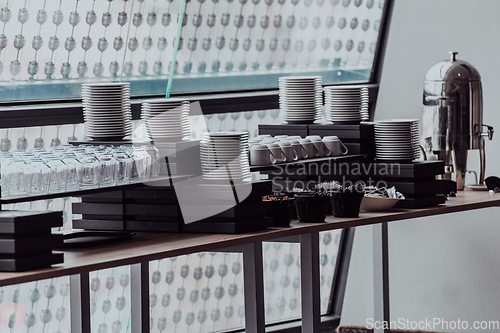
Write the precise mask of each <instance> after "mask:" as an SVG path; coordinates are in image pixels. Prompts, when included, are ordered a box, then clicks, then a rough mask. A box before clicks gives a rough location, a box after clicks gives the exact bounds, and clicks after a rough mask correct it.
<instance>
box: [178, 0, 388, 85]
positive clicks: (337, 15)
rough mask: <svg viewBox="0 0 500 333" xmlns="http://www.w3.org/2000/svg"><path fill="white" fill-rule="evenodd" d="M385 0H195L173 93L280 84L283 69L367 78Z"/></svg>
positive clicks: (330, 77)
mask: <svg viewBox="0 0 500 333" xmlns="http://www.w3.org/2000/svg"><path fill="white" fill-rule="evenodd" d="M383 7H384V1H383V0H382V1H374V0H353V1H351V0H343V1H340V0H276V1H275V0H252V1H247V0H239V1H233V0H206V1H205V0H193V1H190V2H188V4H187V5H186V16H185V22H184V23H185V25H184V26H183V28H182V32H181V36H182V38H183V43H182V45H183V46H182V48H180V49H179V53H178V56H177V61H178V67H177V70H176V75H175V76H174V85H173V90H174V91H204V90H223V89H245V88H247V89H251V88H262V87H277V84H278V77H279V76H283V75H306V74H315V75H322V76H323V82H324V83H331V82H345V81H367V80H368V79H369V75H370V72H371V69H372V66H373V60H374V54H375V48H376V43H377V39H378V32H379V28H380V20H381V17H382V11H383Z"/></svg>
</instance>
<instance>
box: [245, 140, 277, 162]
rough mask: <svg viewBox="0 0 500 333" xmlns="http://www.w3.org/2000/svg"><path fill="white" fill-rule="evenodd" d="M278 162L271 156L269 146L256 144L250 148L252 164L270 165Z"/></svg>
mask: <svg viewBox="0 0 500 333" xmlns="http://www.w3.org/2000/svg"><path fill="white" fill-rule="evenodd" d="M271 163H276V159H275V158H274V157H272V156H271V153H270V151H269V147H268V146H266V145H259V144H255V145H253V146H252V148H250V165H269V164H271Z"/></svg>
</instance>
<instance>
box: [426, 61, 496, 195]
mask: <svg viewBox="0 0 500 333" xmlns="http://www.w3.org/2000/svg"><path fill="white" fill-rule="evenodd" d="M457 54H458V53H457V52H450V58H449V59H448V60H444V61H441V62H439V63H437V64H436V65H434V66H432V67H431V69H429V71H428V72H427V74H426V76H425V83H424V94H423V105H424V106H423V116H422V134H423V137H424V138H426V140H429V138H430V141H431V142H432V150H433V152H434V153H435V154H437V156H438V159H440V160H444V162H445V165H446V168H445V170H446V173H445V175H444V178H445V179H450V178H451V179H452V180H455V181H456V182H457V189H459V190H462V189H463V188H464V185H465V175H466V173H467V154H468V151H469V150H470V149H479V152H480V164H481V166H480V168H481V170H480V177H479V184H484V170H485V160H486V158H485V151H484V137H485V136H488V138H489V139H490V140H491V138H492V137H493V127H492V126H488V125H484V124H483V89H482V85H481V76H480V75H479V72H478V71H477V69H476V68H475V67H474V66H472V65H471V64H469V63H468V62H466V61H463V60H458V59H457ZM484 128H486V132H484V131H483V129H484ZM452 175H453V176H452Z"/></svg>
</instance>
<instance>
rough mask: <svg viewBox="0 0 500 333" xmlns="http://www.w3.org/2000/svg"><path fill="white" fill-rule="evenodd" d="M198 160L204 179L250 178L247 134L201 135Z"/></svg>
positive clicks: (214, 133)
mask: <svg viewBox="0 0 500 333" xmlns="http://www.w3.org/2000/svg"><path fill="white" fill-rule="evenodd" d="M200 160H201V170H202V173H203V178H204V179H211V180H243V179H247V178H250V176H251V175H250V164H249V162H248V132H212V133H207V132H205V133H202V134H201V140H200Z"/></svg>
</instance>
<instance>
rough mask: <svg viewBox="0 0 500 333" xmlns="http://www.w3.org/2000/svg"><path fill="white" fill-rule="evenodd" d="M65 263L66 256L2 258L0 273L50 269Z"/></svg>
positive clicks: (46, 255) (48, 255) (47, 255)
mask: <svg viewBox="0 0 500 333" xmlns="http://www.w3.org/2000/svg"><path fill="white" fill-rule="evenodd" d="M63 262H64V254H62V253H51V254H43V255H39V256H28V257H24V258H0V271H2V272H22V271H28V270H33V269H39V268H45V267H50V266H52V265H55V264H60V263H63Z"/></svg>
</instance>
